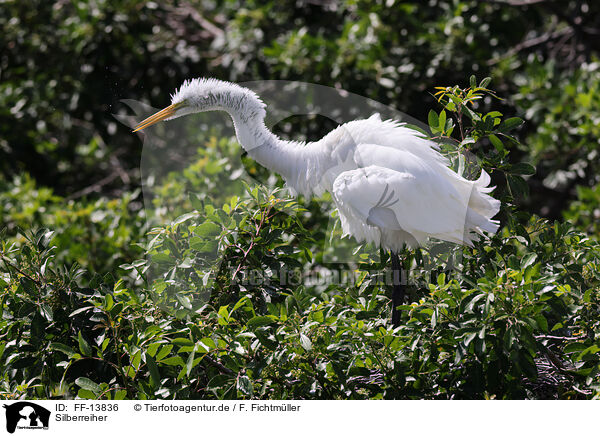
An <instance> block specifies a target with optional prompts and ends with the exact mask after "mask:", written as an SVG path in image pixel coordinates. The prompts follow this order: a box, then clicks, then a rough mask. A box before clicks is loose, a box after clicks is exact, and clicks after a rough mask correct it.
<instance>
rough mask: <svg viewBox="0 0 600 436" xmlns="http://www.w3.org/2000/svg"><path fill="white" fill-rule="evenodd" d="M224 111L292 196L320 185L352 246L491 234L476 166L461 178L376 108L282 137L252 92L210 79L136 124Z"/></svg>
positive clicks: (493, 210) (493, 206) (393, 246)
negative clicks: (315, 131) (301, 136)
mask: <svg viewBox="0 0 600 436" xmlns="http://www.w3.org/2000/svg"><path fill="white" fill-rule="evenodd" d="M209 110H224V111H227V112H228V113H229V114H230V115H231V117H232V118H233V122H234V125H235V129H236V135H237V137H238V140H239V142H240V144H241V145H242V147H244V148H245V149H246V150H247V151H248V154H249V155H250V156H251V157H252V158H254V159H255V160H256V161H257V162H259V163H260V164H261V165H263V166H265V167H267V168H269V169H271V170H273V171H276V172H278V173H279V174H281V175H282V176H283V178H284V179H285V180H286V183H287V185H288V186H289V187H290V189H291V190H292V191H293V192H294V193H302V194H304V195H310V194H313V193H314V194H317V195H318V194H321V193H322V192H324V191H329V192H330V193H331V194H332V197H333V200H334V202H335V205H336V207H337V209H338V211H339V216H340V218H341V222H342V228H343V230H344V233H345V234H347V235H352V236H354V237H355V238H356V239H357V240H358V241H359V242H362V241H368V242H372V243H375V244H376V245H378V246H381V247H383V248H387V249H390V250H392V251H393V252H398V251H399V250H401V249H402V247H403V246H404V245H406V246H409V247H416V246H419V245H422V244H424V243H425V241H426V240H427V238H428V237H434V238H438V239H441V240H445V241H450V242H455V243H457V244H467V245H471V243H472V241H473V240H475V238H477V235H478V234H483V232H484V231H485V232H490V233H495V232H496V231H497V229H498V221H495V220H492V217H493V216H494V215H496V214H497V213H498V211H499V209H500V202H499V201H498V200H496V199H494V198H492V197H491V196H490V195H489V193H490V192H491V191H492V190H493V188H492V187H488V185H489V183H490V177H489V176H488V174H486V173H485V172H484V171H482V172H481V176H480V177H479V179H478V180H476V181H470V180H467V179H465V178H464V177H462V176H460V175H458V174H457V173H455V172H454V171H452V170H451V169H450V168H448V164H449V163H448V161H447V159H446V158H445V157H443V156H442V155H441V154H440V153H439V151H438V147H437V144H435V143H434V142H432V141H429V140H426V139H424V138H421V137H420V136H419V134H418V133H417V132H416V131H414V130H412V129H410V128H408V127H406V126H404V125H402V124H400V123H398V122H395V121H391V120H386V121H382V120H381V118H380V116H379V115H378V114H376V115H373V116H372V117H370V118H368V119H363V120H356V121H351V122H349V123H346V124H343V125H341V126H339V127H338V128H336V129H335V130H333V131H332V132H330V133H329V134H327V135H326V136H325V137H323V138H322V139H321V140H319V141H315V142H308V143H303V142H296V141H284V140H282V139H280V138H278V137H277V136H275V135H274V134H273V133H272V132H271V131H269V130H268V129H267V128H266V126H265V124H264V118H265V104H264V103H263V102H262V101H261V100H260V98H259V97H258V96H257V95H256V94H255V93H254V92H252V91H250V90H248V89H246V88H242V87H240V86H238V85H235V84H232V83H228V82H223V81H219V80H215V79H194V80H191V81H186V82H185V83H184V84H183V86H182V87H181V88H180V89H179V90H178V91H177V92H176V93H175V94H174V95H173V96H172V104H171V106H169V107H167V108H166V109H164V110H162V111H161V112H159V113H157V114H155V115H153V116H152V117H149V118H147V119H146V120H144V121H142V122H141V123H140V124H139V125H138V126H137V128H136V131H137V130H141V129H144V128H146V127H148V126H150V125H152V124H154V123H156V122H158V121H161V120H163V119H172V118H176V117H179V116H182V115H186V114H189V113H193V112H202V111H209Z"/></svg>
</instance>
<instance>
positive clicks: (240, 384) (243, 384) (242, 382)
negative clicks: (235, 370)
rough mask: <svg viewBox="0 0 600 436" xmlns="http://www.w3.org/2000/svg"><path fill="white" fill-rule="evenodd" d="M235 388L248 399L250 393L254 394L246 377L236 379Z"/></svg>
mask: <svg viewBox="0 0 600 436" xmlns="http://www.w3.org/2000/svg"><path fill="white" fill-rule="evenodd" d="M237 388H238V389H239V390H240V392H241V393H242V394H244V395H247V396H249V397H251V396H252V393H253V392H254V388H253V386H252V382H251V381H250V379H249V378H248V376H246V375H242V376H239V377H238V380H237Z"/></svg>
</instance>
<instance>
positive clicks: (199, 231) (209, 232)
mask: <svg viewBox="0 0 600 436" xmlns="http://www.w3.org/2000/svg"><path fill="white" fill-rule="evenodd" d="M194 233H195V234H196V235H198V236H202V237H209V236H217V235H220V234H221V226H220V225H218V224H215V223H213V222H210V221H209V222H205V223H202V224H200V225H199V226H198V227H196V228H195V229H194Z"/></svg>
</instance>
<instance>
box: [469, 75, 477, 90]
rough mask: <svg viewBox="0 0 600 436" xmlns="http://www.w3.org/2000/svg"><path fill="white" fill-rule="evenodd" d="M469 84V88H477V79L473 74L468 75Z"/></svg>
mask: <svg viewBox="0 0 600 436" xmlns="http://www.w3.org/2000/svg"><path fill="white" fill-rule="evenodd" d="M469 86H470V87H471V89H475V88H477V80H476V79H475V75H471V77H469Z"/></svg>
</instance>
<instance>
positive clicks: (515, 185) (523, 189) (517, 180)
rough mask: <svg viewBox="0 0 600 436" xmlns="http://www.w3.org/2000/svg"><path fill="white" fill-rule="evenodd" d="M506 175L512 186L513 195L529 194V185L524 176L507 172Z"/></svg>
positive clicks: (509, 184)
mask: <svg viewBox="0 0 600 436" xmlns="http://www.w3.org/2000/svg"><path fill="white" fill-rule="evenodd" d="M506 177H507V179H508V186H509V187H510V190H511V192H512V194H513V196H515V197H518V196H521V195H527V194H529V186H528V185H527V182H525V180H524V179H523V177H521V176H515V175H512V174H507V176H506Z"/></svg>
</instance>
